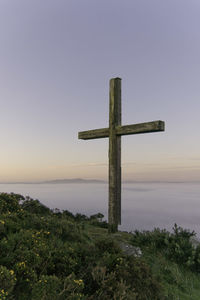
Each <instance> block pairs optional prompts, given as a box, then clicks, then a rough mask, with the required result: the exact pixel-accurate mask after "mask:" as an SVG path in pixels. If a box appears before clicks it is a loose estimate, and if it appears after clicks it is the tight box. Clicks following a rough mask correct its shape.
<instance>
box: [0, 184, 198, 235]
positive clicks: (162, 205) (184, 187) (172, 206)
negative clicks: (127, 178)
mask: <svg viewBox="0 0 200 300" xmlns="http://www.w3.org/2000/svg"><path fill="white" fill-rule="evenodd" d="M0 192H7V193H10V192H13V193H18V194H21V195H23V196H30V197H31V198H33V199H38V200H39V201H40V202H41V203H43V204H44V205H46V206H48V207H49V208H51V209H53V208H58V209H60V210H68V211H70V212H72V213H74V214H76V213H81V214H85V215H87V216H90V215H92V214H96V213H98V212H100V213H102V214H103V215H104V220H107V217H108V184H107V183H66V184H64V183H62V184H49V183H47V184H0ZM175 223H176V224H177V225H178V226H181V227H182V228H184V229H188V230H190V231H193V230H194V231H195V232H196V234H197V235H196V236H197V237H198V238H200V183H191V182H190V183H189V182H184V183H175V182H164V183H163V182H162V183H161V182H156V183H155V182H150V183H146V182H145V183H124V184H122V225H119V230H121V231H127V232H134V231H135V230H140V231H143V230H153V229H154V228H158V227H159V228H160V229H166V230H168V231H170V232H171V231H172V228H173V227H174V224H175Z"/></svg>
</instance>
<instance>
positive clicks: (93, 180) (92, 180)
mask: <svg viewBox="0 0 200 300" xmlns="http://www.w3.org/2000/svg"><path fill="white" fill-rule="evenodd" d="M105 182H106V181H104V180H98V179H82V178H72V179H54V180H47V181H42V182H40V183H50V184H57V183H105Z"/></svg>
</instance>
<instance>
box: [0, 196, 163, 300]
mask: <svg viewBox="0 0 200 300" xmlns="http://www.w3.org/2000/svg"><path fill="white" fill-rule="evenodd" d="M102 218H103V215H102V214H96V215H93V216H91V217H90V218H89V217H86V216H84V215H81V214H76V215H75V216H74V215H73V214H72V213H70V212H68V211H67V210H65V211H63V212H61V211H59V210H50V209H49V208H47V207H46V206H44V205H43V204H41V203H40V202H39V201H38V200H33V199H31V198H29V197H23V196H21V195H17V194H6V193H2V194H0V253H1V255H0V300H4V299H6V300H7V299H8V300H9V299H10V300H11V299H13V300H27V299H32V300H36V299H43V300H45V299H46V300H51V299H53V300H54V299H58V300H62V299H69V300H70V299H71V300H92V299H94V300H96V299H99V300H101V299H108V300H109V299H110V300H111V299H112V300H113V299H115V300H118V299H119V300H120V299H121V300H122V299H124V300H125V299H126V300H127V299H131V300H134V299H138V300H143V299H154V300H156V299H159V300H161V299H163V298H162V287H161V285H160V284H159V282H158V281H157V280H156V279H155V277H154V275H153V273H152V271H151V268H150V267H149V266H148V265H147V263H146V262H145V261H144V260H143V259H142V258H136V257H134V256H130V257H128V256H126V255H124V254H123V253H122V251H121V249H120V248H119V246H118V244H117V243H116V241H115V240H114V238H113V237H112V235H109V234H107V233H104V235H102V236H101V237H99V236H98V235H96V233H95V230H96V231H98V232H99V230H101V231H103V230H105V229H104V228H100V227H106V226H105V224H106V225H107V223H106V222H103V221H102ZM102 224H104V225H102ZM90 232H91V233H93V234H90Z"/></svg>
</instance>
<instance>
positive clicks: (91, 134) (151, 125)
mask: <svg viewBox="0 0 200 300" xmlns="http://www.w3.org/2000/svg"><path fill="white" fill-rule="evenodd" d="M164 130H165V122H163V121H160V120H159V121H153V122H146V123H139V124H132V125H124V126H119V125H118V126H117V127H116V134H117V135H128V134H141V133H149V132H157V131H164ZM106 137H109V128H101V129H94V130H88V131H81V132H79V133H78V138H79V139H82V140H90V139H100V138H106Z"/></svg>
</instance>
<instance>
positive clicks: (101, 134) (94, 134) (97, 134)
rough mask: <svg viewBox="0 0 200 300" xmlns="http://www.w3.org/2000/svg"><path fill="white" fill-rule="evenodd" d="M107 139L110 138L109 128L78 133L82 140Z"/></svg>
mask: <svg viewBox="0 0 200 300" xmlns="http://www.w3.org/2000/svg"><path fill="white" fill-rule="evenodd" d="M105 137H109V128H101V129H94V130H88V131H81V132H79V133H78V138H79V139H82V140H90V139H100V138H105Z"/></svg>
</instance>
